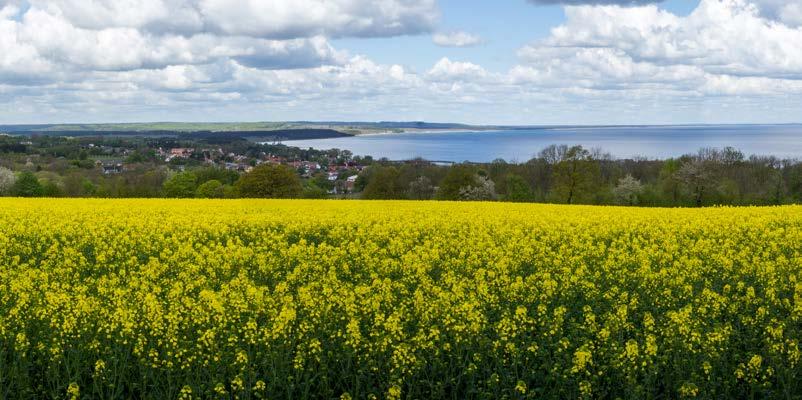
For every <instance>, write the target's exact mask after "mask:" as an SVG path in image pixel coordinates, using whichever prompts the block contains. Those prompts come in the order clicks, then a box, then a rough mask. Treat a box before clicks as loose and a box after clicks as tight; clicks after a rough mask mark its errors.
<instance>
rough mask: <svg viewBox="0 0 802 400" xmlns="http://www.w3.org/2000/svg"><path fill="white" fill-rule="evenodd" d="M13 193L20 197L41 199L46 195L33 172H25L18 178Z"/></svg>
mask: <svg viewBox="0 0 802 400" xmlns="http://www.w3.org/2000/svg"><path fill="white" fill-rule="evenodd" d="M11 193H13V194H14V195H15V196H19V197H39V196H42V195H44V188H42V184H41V183H39V178H37V177H36V175H34V174H33V172H30V171H25V172H22V173H20V174H19V176H18V177H17V180H16V182H14V186H13V187H12V189H11Z"/></svg>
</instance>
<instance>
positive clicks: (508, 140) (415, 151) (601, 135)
mask: <svg viewBox="0 0 802 400" xmlns="http://www.w3.org/2000/svg"><path fill="white" fill-rule="evenodd" d="M284 144H286V145H289V146H296V147H301V148H309V147H311V148H315V149H332V148H337V149H347V150H350V151H351V152H353V153H354V155H362V156H365V155H370V156H372V157H374V158H376V159H378V158H387V159H390V160H395V161H400V160H409V159H413V158H418V157H420V158H423V159H426V160H430V161H438V162H462V161H470V162H490V161H493V160H497V159H504V160H505V161H508V162H524V161H527V160H529V159H531V158H533V157H535V156H536V155H537V154H538V153H539V152H540V151H541V150H542V149H543V148H545V147H547V146H549V145H552V144H556V145H560V144H565V145H581V146H583V147H585V148H589V149H601V150H602V151H603V152H605V153H609V154H611V155H612V156H613V157H615V158H619V159H625V158H636V157H638V158H647V159H666V158H671V157H679V156H682V155H684V154H691V153H696V152H697V151H698V150H699V149H700V148H710V147H713V148H724V147H734V148H736V149H738V150H740V151H742V152H743V153H744V154H745V155H747V156H749V155H773V156H776V157H779V158H799V159H802V124H784V125H671V126H595V127H591V126H583V127H535V128H521V129H506V130H481V131H431V132H404V133H377V134H367V135H359V136H353V137H341V138H333V139H311V140H293V141H285V142H284Z"/></svg>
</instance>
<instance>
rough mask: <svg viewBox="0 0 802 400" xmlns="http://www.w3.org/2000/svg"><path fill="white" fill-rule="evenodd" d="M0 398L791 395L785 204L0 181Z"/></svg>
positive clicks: (795, 272) (796, 352)
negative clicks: (165, 189)
mask: <svg viewBox="0 0 802 400" xmlns="http://www.w3.org/2000/svg"><path fill="white" fill-rule="evenodd" d="M0 263H2V265H1V266H0V397H3V398H32V397H48V398H50V397H52V398H55V397H58V398H64V397H67V398H112V397H123V398H240V399H250V398H274V399H275V398H304V397H314V398H343V399H347V398H353V399H362V398H389V399H398V398H487V399H490V398H501V397H506V398H511V399H512V398H598V397H607V398H615V397H621V398H658V397H661V398H666V397H667V398H679V397H687V398H694V397H697V398H721V397H749V396H755V397H780V398H787V397H793V396H794V395H797V396H798V394H799V393H800V392H802V383H800V382H802V381H801V380H800V373H801V372H802V371H800V369H801V368H800V357H802V352H800V349H799V341H800V339H801V337H802V324H800V319H801V318H802V283H800V282H799V280H800V277H801V275H802V267H801V266H802V207H797V206H784V207H766V208H759V207H758V208H707V209H693V210H691V209H641V208H617V207H592V206H559V205H536V204H501V203H451V202H404V201H375V202H367V201H313V200H99V199H93V200H86V199H70V200H66V199H59V200H56V199H33V200H30V199H29V200H22V199H9V198H6V199H0Z"/></svg>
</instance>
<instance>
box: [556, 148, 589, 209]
mask: <svg viewBox="0 0 802 400" xmlns="http://www.w3.org/2000/svg"><path fill="white" fill-rule="evenodd" d="M561 157H562V159H561V160H560V161H558V162H557V164H556V165H555V166H554V186H553V188H552V191H553V193H554V195H555V196H556V197H557V200H558V201H560V202H562V203H567V204H574V203H575V202H577V200H578V199H581V197H582V196H584V195H586V194H587V193H589V192H590V191H592V189H593V187H592V186H593V183H594V181H595V180H596V176H597V175H598V173H599V167H598V165H597V164H596V163H595V162H594V160H593V157H592V156H591V153H590V152H589V151H588V150H586V149H584V148H583V147H582V146H573V147H571V148H569V149H568V150H566V151H565V154H564V155H562V156H561Z"/></svg>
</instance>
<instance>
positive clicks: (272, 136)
mask: <svg viewBox="0 0 802 400" xmlns="http://www.w3.org/2000/svg"><path fill="white" fill-rule="evenodd" d="M800 125H802V123H781V124H671V125H668V124H666V125H661V124H656V125H648V124H636V125H468V124H459V123H430V122H420V121H413V122H387V121H383V122H338V121H319V122H315V121H288V122H245V123H230V122H214V123H185V122H149V123H119V124H16V125H0V134H10V135H24V136H30V135H47V136H66V137H81V136H129V137H130V136H141V137H176V138H181V137H186V138H192V139H214V140H233V139H248V140H255V141H264V142H269V141H276V142H284V141H287V142H293V141H297V140H315V139H337V138H345V137H354V136H386V135H394V134H434V133H466V132H497V131H541V130H542V131H581V130H608V129H610V130H612V129H621V128H625V129H663V128H669V127H673V128H705V129H710V130H716V129H727V128H729V127H735V126H742V127H744V126H754V127H760V126H766V127H771V126H800Z"/></svg>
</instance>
